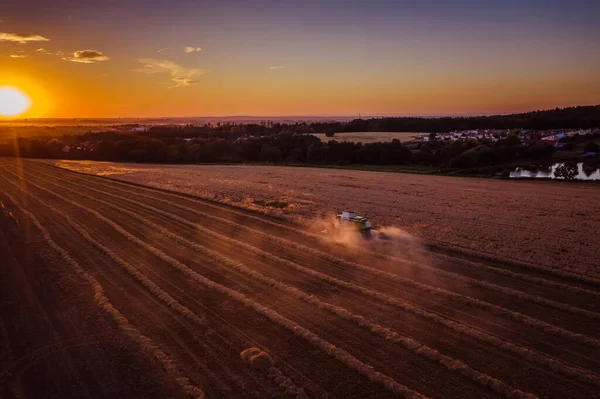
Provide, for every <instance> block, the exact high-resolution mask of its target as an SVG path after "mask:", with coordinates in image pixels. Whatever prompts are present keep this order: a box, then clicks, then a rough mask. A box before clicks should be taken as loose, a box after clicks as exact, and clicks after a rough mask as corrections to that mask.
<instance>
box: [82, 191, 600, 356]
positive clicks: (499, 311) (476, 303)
mask: <svg viewBox="0 0 600 399" xmlns="http://www.w3.org/2000/svg"><path fill="white" fill-rule="evenodd" d="M80 187H82V186H80ZM82 188H86V189H90V190H94V191H97V192H101V193H102V194H105V195H108V196H111V197H115V198H118V199H119V200H122V201H126V202H130V203H134V204H135V205H136V206H137V207H143V208H146V209H149V210H150V211H152V212H154V213H157V214H164V215H165V216H167V217H169V218H171V219H173V217H172V216H176V217H178V216H177V215H172V214H170V213H168V212H164V211H162V210H160V209H158V208H155V207H151V206H149V205H145V204H142V203H139V202H135V201H134V200H129V199H127V198H123V197H120V196H117V195H114V194H109V193H107V192H105V191H100V190H95V189H92V188H90V187H87V186H86V187H82ZM150 199H153V198H150ZM161 202H162V201H161ZM167 203H168V204H169V205H172V204H171V203H170V202H168V201H167ZM186 210H188V211H190V212H193V213H200V214H203V215H205V214H204V213H202V212H199V211H195V210H194V209H192V208H187V209H186ZM178 218H179V217H178ZM174 220H176V221H177V222H180V223H184V224H189V223H190V222H189V221H187V220H185V219H181V218H179V219H174ZM195 228H197V229H198V230H200V231H202V232H204V233H206V234H219V233H215V232H213V231H211V230H208V229H206V228H204V227H203V226H200V225H197V224H195ZM218 237H219V238H220V239H221V238H222V237H224V239H229V240H231V239H230V238H229V237H226V236H223V235H219V236H218ZM235 242H236V245H242V246H243V245H248V244H246V243H243V242H240V241H238V240H235ZM286 243H288V244H290V245H289V246H293V243H291V242H289V241H286ZM303 248H304V249H306V250H307V251H308V252H310V250H311V248H306V247H303ZM256 250H259V249H258V248H255V247H254V249H252V251H253V252H256ZM319 252H320V251H319ZM320 253H321V254H323V255H324V258H325V259H326V260H330V261H331V262H332V263H337V264H341V265H342V266H346V267H351V268H354V269H357V270H361V271H365V272H368V273H374V274H377V275H379V276H381V277H384V278H385V279H390V280H393V281H395V282H398V283H400V284H402V285H405V286H409V287H412V288H417V289H419V290H424V291H425V292H428V293H430V294H434V295H436V296H442V297H444V298H447V299H451V300H453V301H456V302H459V303H462V304H465V305H468V306H473V307H477V308H481V309H484V310H487V311H490V312H491V313H493V314H496V315H500V316H503V317H507V318H510V319H512V320H514V321H517V322H520V323H522V324H525V325H528V326H530V327H533V328H536V329H538V330H540V331H544V332H547V333H551V334H553V335H557V336H561V337H563V338H565V339H568V340H571V341H574V342H580V343H583V344H585V345H588V346H592V347H596V348H600V341H598V340H596V339H594V338H591V337H588V336H585V335H583V334H579V333H573V332H571V331H568V330H565V329H563V328H561V327H557V326H554V325H552V324H549V323H546V322H544V321H541V320H538V319H535V318H533V317H530V316H527V315H524V314H521V313H519V312H515V311H511V310H508V309H505V308H503V307H500V306H497V305H493V304H491V303H488V302H485V301H482V300H479V299H476V298H471V297H468V296H465V295H462V294H458V293H455V292H452V291H447V290H444V289H442V288H438V287H433V286H429V285H427V284H423V283H419V282H417V281H414V280H411V279H406V278H403V277H401V276H398V275H396V274H393V273H389V272H385V271H381V270H378V269H374V268H371V267H368V266H363V265H360V264H356V263H353V262H347V261H345V260H342V259H339V258H337V257H334V256H331V255H329V254H326V253H322V252H320ZM268 256H275V255H271V254H268ZM276 258H278V257H276ZM271 259H272V260H275V258H271ZM280 259H281V258H280ZM281 260H282V261H285V262H290V261H287V260H285V259H281ZM292 263H293V262H292ZM284 264H285V265H289V264H288V263H284Z"/></svg>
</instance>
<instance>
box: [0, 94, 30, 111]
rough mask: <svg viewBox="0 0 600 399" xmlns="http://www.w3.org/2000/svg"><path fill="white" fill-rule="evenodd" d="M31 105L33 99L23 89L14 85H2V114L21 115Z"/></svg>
mask: <svg viewBox="0 0 600 399" xmlns="http://www.w3.org/2000/svg"><path fill="white" fill-rule="evenodd" d="M30 106H31V99H30V98H29V97H28V96H27V94H25V93H23V92H22V91H21V90H19V89H16V88H13V87H0V116H4V117H14V116H19V115H21V114H22V113H23V112H25V111H27V110H28V109H29V107H30Z"/></svg>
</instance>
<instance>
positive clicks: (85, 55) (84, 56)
mask: <svg viewBox="0 0 600 399" xmlns="http://www.w3.org/2000/svg"><path fill="white" fill-rule="evenodd" d="M59 53H60V51H59ZM109 59H110V58H108V57H107V56H105V55H104V54H102V52H101V51H98V50H79V51H76V52H74V53H73V55H72V56H70V57H63V60H65V61H71V62H79V63H82V64H95V63H96V62H99V61H106V60H109Z"/></svg>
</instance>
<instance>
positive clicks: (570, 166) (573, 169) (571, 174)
mask: <svg viewBox="0 0 600 399" xmlns="http://www.w3.org/2000/svg"><path fill="white" fill-rule="evenodd" d="M576 176H577V164H575V163H572V162H565V163H563V164H561V165H558V166H557V167H556V169H555V170H554V177H556V178H558V179H565V180H575V177H576Z"/></svg>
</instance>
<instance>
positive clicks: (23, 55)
mask: <svg viewBox="0 0 600 399" xmlns="http://www.w3.org/2000/svg"><path fill="white" fill-rule="evenodd" d="M9 57H10V58H27V56H26V55H25V54H11V55H9Z"/></svg>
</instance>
